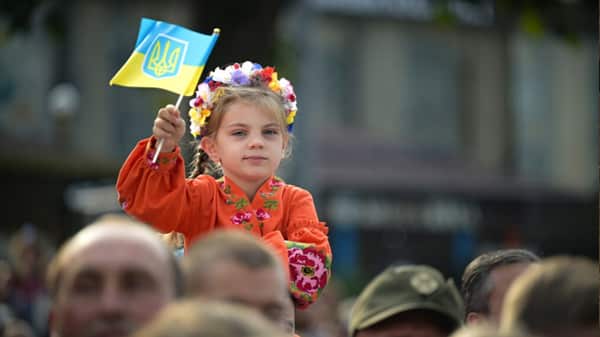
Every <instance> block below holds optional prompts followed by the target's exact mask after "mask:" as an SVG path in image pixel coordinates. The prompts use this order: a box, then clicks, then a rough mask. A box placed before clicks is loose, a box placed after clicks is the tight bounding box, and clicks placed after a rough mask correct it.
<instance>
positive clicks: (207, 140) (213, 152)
mask: <svg viewBox="0 0 600 337" xmlns="http://www.w3.org/2000/svg"><path fill="white" fill-rule="evenodd" d="M200 146H201V147H202V150H204V152H206V154H207V155H208V156H209V157H210V160H212V161H214V162H215V163H218V162H219V160H220V158H219V154H218V153H217V147H216V146H215V141H214V140H213V139H212V138H211V137H202V139H201V140H200Z"/></svg>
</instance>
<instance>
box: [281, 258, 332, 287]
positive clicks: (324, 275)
mask: <svg viewBox="0 0 600 337" xmlns="http://www.w3.org/2000/svg"><path fill="white" fill-rule="evenodd" d="M288 255H289V264H290V273H291V277H292V281H293V282H294V284H296V287H298V289H300V290H301V291H304V292H307V293H309V294H314V293H316V292H318V291H319V290H320V289H322V288H323V287H324V286H325V284H326V283H327V279H328V271H327V268H325V258H324V256H323V255H322V254H320V253H319V252H317V251H316V250H315V249H314V248H312V247H309V248H306V249H301V248H296V247H294V248H291V249H289V250H288Z"/></svg>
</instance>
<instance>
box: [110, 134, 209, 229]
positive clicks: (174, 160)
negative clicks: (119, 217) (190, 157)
mask: <svg viewBox="0 0 600 337" xmlns="http://www.w3.org/2000/svg"><path fill="white" fill-rule="evenodd" d="M154 142H155V140H154V139H153V138H147V139H144V140H141V141H140V142H139V143H138V144H137V145H136V147H135V148H134V149H133V150H132V152H131V153H130V154H129V156H128V158H127V159H126V161H125V163H124V164H123V166H122V167H121V170H120V171H119V177H118V179H117V185H116V187H117V192H118V198H119V203H120V204H121V207H122V208H123V210H124V211H125V212H126V213H128V214H129V215H131V216H133V217H135V218H137V219H139V220H140V221H142V222H144V223H147V224H149V225H150V226H152V227H154V228H155V229H156V230H158V231H160V232H163V233H168V232H171V231H177V232H180V233H182V234H184V235H185V236H186V237H193V236H196V235H198V234H199V233H201V232H205V231H208V230H210V229H211V228H210V227H211V226H212V224H213V223H214V217H215V215H214V214H213V213H214V212H212V211H211V210H212V209H213V207H210V204H211V201H212V199H214V193H215V190H216V183H214V180H212V181H211V179H209V178H208V177H204V178H206V179H186V178H185V164H184V160H183V157H182V156H181V154H180V150H179V147H177V148H176V150H175V151H173V152H170V153H164V152H163V153H160V154H159V156H158V160H157V163H155V164H152V162H151V161H152V158H153V156H154V151H155V149H154V146H153V145H154Z"/></svg>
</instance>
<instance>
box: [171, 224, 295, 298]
mask: <svg viewBox="0 0 600 337" xmlns="http://www.w3.org/2000/svg"><path fill="white" fill-rule="evenodd" d="M223 262H233V263H235V264H238V265H240V266H243V267H245V268H248V269H251V270H258V269H266V268H279V269H280V270H281V271H282V274H283V273H284V271H283V270H284V269H283V266H281V261H280V259H279V257H278V256H277V255H275V253H274V252H273V251H271V249H270V248H269V247H268V246H267V245H266V244H265V243H263V242H262V241H260V240H259V239H258V238H256V237H254V236H253V235H251V234H249V233H245V232H242V231H237V230H215V231H212V232H210V233H209V234H207V235H206V236H204V237H202V238H201V239H199V240H198V241H196V242H195V243H194V244H193V245H192V247H191V249H190V251H189V253H188V254H187V255H185V256H184V257H183V259H182V261H181V263H182V268H183V273H184V275H185V284H186V286H187V290H186V291H187V292H192V291H196V290H199V289H202V288H203V287H204V285H205V284H206V283H207V282H208V278H209V277H210V275H211V270H212V268H213V267H214V266H216V265H219V264H222V263H223ZM283 276H285V274H283Z"/></svg>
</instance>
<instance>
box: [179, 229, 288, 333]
mask: <svg viewBox="0 0 600 337" xmlns="http://www.w3.org/2000/svg"><path fill="white" fill-rule="evenodd" d="M182 265H183V271H184V275H185V284H186V295H188V296H194V297H195V296H203V297H208V298H211V299H219V300H225V301H229V302H235V303H242V304H245V305H246V306H249V307H252V308H255V309H257V310H259V311H260V312H261V313H263V315H264V316H265V317H267V318H268V319H269V320H271V321H272V322H274V323H276V324H278V325H280V326H282V327H283V329H284V331H287V332H289V333H290V334H291V332H292V331H291V330H292V329H293V322H290V320H292V321H293V308H292V312H291V313H290V307H291V306H292V304H291V299H290V295H289V288H288V279H287V274H286V272H285V271H284V269H283V265H282V263H281V259H280V258H279V257H278V256H277V255H276V254H275V252H274V250H272V249H271V247H269V246H267V245H266V244H265V243H264V242H262V241H261V240H260V239H258V238H256V237H254V236H253V235H251V234H248V233H245V232H242V231H237V230H226V231H222V230H221V231H214V232H211V233H210V234H208V235H206V236H205V237H203V238H202V239H200V240H198V241H197V242H195V243H194V245H193V246H192V247H191V249H190V251H189V254H188V255H186V256H184V258H183V261H182ZM290 316H292V319H290Z"/></svg>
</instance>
